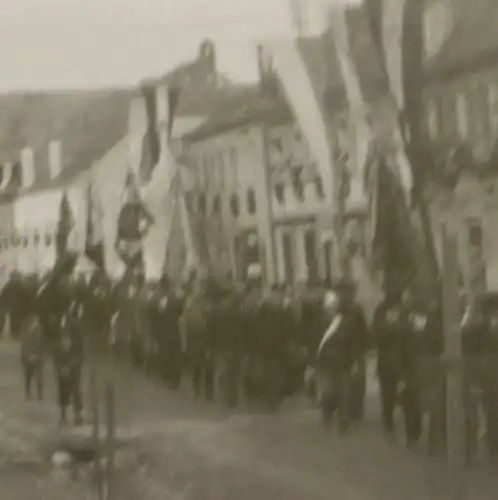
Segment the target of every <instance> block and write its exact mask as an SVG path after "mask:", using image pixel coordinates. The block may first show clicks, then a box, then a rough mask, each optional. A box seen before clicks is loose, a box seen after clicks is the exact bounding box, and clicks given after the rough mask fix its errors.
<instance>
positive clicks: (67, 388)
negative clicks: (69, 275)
mask: <svg viewBox="0 0 498 500" xmlns="http://www.w3.org/2000/svg"><path fill="white" fill-rule="evenodd" d="M77 309H78V308H77V305H76V303H74V302H73V303H72V304H71V306H70V307H69V309H68V311H67V312H66V313H65V314H64V315H63V317H62V320H61V331H60V338H59V342H58V344H57V346H56V352H55V365H56V370H57V383H58V396H59V408H60V422H61V424H65V423H66V422H67V409H68V407H69V406H72V408H73V412H74V423H75V425H81V424H82V423H83V419H82V410H83V402H82V395H81V372H82V366H83V337H82V332H81V329H80V323H79V319H80V318H79V317H78V310H77Z"/></svg>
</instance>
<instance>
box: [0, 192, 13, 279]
mask: <svg viewBox="0 0 498 500" xmlns="http://www.w3.org/2000/svg"><path fill="white" fill-rule="evenodd" d="M13 220H14V217H13V204H12V203H11V202H7V201H5V202H2V203H1V204H0V287H2V286H3V285H4V284H5V283H6V281H7V279H8V277H9V274H10V273H11V272H12V270H13V269H14V268H15V260H14V259H15V249H14V247H13V245H12V244H11V241H10V235H11V233H12V228H13Z"/></svg>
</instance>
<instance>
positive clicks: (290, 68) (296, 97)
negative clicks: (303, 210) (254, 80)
mask: <svg viewBox="0 0 498 500" xmlns="http://www.w3.org/2000/svg"><path fill="white" fill-rule="evenodd" d="M264 50H266V51H267V52H268V54H269V55H270V56H271V59H272V64H273V68H274V71H275V74H276V75H277V76H278V78H279V81H280V84H281V86H282V88H283V90H284V93H285V94H286V97H287V100H288V102H289V104H290V106H291V108H292V111H293V114H294V116H295V119H296V121H297V123H298V124H299V125H300V127H301V130H302V133H303V135H304V137H305V139H306V141H307V143H308V145H309V147H310V149H311V151H313V153H314V155H315V157H316V160H317V165H318V168H319V171H320V176H321V178H322V181H323V187H324V192H325V196H326V197H327V199H329V200H330V199H332V197H333V195H334V190H333V182H334V179H333V171H334V165H333V146H332V143H331V137H330V136H331V134H330V131H329V125H328V120H327V117H326V115H325V112H324V109H323V108H324V106H323V102H322V101H323V93H324V90H325V81H324V80H323V79H322V78H320V77H321V76H323V75H317V74H316V73H315V72H313V71H311V68H310V67H309V66H308V65H307V64H306V62H305V60H304V58H303V56H302V54H301V50H300V47H299V40H294V39H286V40H277V41H269V42H266V43H265V44H264Z"/></svg>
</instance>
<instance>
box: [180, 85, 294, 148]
mask: <svg viewBox="0 0 498 500" xmlns="http://www.w3.org/2000/svg"><path fill="white" fill-rule="evenodd" d="M291 116H292V115H291V111H290V108H289V107H288V105H287V104H286V103H285V101H283V100H276V99H274V98H271V97H267V96H265V95H263V94H262V92H261V91H260V89H259V86H256V85H253V86H250V87H249V86H248V87H247V88H245V89H243V90H241V91H240V92H239V93H234V94H232V95H225V96H224V99H220V101H219V102H218V103H216V106H214V107H213V109H212V112H211V114H210V115H209V116H208V118H207V119H206V120H205V121H204V122H203V123H202V124H201V125H199V126H198V127H197V128H196V129H195V130H193V131H192V132H191V133H189V134H186V135H185V136H184V137H185V138H186V139H188V140H191V141H196V140H201V139H204V138H206V137H209V136H213V135H216V134H219V133H222V132H224V131H227V130H231V129H233V128H236V127H243V126H245V125H249V124H250V123H255V122H259V121H272V122H282V121H285V120H288V119H290V118H291Z"/></svg>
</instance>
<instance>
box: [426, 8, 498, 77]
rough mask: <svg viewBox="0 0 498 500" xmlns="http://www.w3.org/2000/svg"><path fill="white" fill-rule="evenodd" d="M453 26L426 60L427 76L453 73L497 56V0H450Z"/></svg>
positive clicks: (477, 65) (485, 62)
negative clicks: (470, 0) (436, 50)
mask: <svg viewBox="0 0 498 500" xmlns="http://www.w3.org/2000/svg"><path fill="white" fill-rule="evenodd" d="M453 8H454V9H455V11H454V15H455V23H454V27H453V29H452V31H451V33H450V35H449V37H448V38H447V40H446V42H445V43H444V44H443V46H442V47H441V49H440V51H439V52H438V53H437V54H436V55H435V56H434V57H432V58H431V60H430V61H429V62H428V77H429V78H437V77H444V76H452V75H454V74H458V73H460V72H462V71H468V70H472V69H473V68H476V67H479V66H482V65H486V64H487V63H489V62H490V61H497V60H498V2H497V1H496V0H473V1H472V2H468V1H464V0H453Z"/></svg>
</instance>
